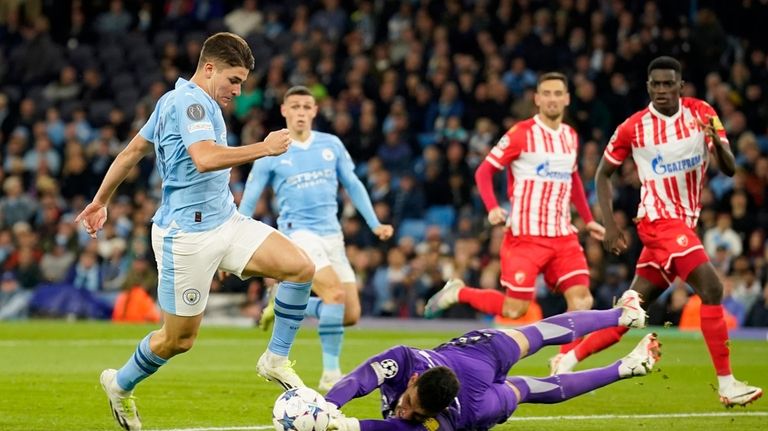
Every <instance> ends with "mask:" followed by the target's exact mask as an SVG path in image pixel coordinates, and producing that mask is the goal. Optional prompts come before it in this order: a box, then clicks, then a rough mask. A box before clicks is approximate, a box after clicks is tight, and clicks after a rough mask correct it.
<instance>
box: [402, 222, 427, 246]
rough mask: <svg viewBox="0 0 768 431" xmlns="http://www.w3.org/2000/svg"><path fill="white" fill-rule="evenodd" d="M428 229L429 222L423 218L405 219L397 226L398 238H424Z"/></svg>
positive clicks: (419, 240) (417, 240) (420, 239)
mask: <svg viewBox="0 0 768 431" xmlns="http://www.w3.org/2000/svg"><path fill="white" fill-rule="evenodd" d="M426 231H427V222H425V221H424V220H422V219H405V220H403V221H402V222H401V223H400V226H398V227H397V229H396V232H397V239H398V240H399V239H401V238H407V237H410V238H413V240H414V241H416V242H421V241H422V240H424V235H425V234H426Z"/></svg>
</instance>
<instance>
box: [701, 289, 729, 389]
mask: <svg viewBox="0 0 768 431" xmlns="http://www.w3.org/2000/svg"><path fill="white" fill-rule="evenodd" d="M701 333H702V334H703V335H704V341H706V343H707V348H708V349H709V356H711V357H712V364H714V365H715V371H717V375H718V376H727V375H729V374H731V356H730V349H729V348H728V328H727V327H726V325H725V319H724V318H723V306H722V305H706V304H701Z"/></svg>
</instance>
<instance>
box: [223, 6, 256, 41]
mask: <svg viewBox="0 0 768 431" xmlns="http://www.w3.org/2000/svg"><path fill="white" fill-rule="evenodd" d="M263 22H264V15H262V13H261V11H260V10H259V8H258V3H257V2H256V0H244V1H243V4H242V6H240V7H239V8H237V9H235V10H233V11H232V12H230V13H228V14H226V15H225V16H224V23H225V24H226V25H227V28H228V29H229V31H231V32H232V33H235V34H237V35H240V36H242V37H246V36H248V35H249V34H251V33H261V32H262V31H263Z"/></svg>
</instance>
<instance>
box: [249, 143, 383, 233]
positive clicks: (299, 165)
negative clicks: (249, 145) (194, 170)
mask: <svg viewBox="0 0 768 431" xmlns="http://www.w3.org/2000/svg"><path fill="white" fill-rule="evenodd" d="M339 183H341V185H343V186H344V188H345V189H346V190H347V193H349V195H350V198H351V199H352V202H353V203H354V205H355V207H356V208H357V210H358V211H359V212H360V214H361V215H362V216H363V218H364V219H365V221H366V223H367V224H368V226H370V227H371V229H374V228H376V227H377V226H379V224H380V223H379V221H378V219H377V218H376V214H375V213H374V212H373V206H372V205H371V201H370V198H369V196H368V192H367V191H366V190H365V186H364V185H363V184H362V183H361V182H360V179H359V178H357V175H355V164H354V163H353V162H352V158H351V157H350V156H349V153H348V152H347V150H346V148H344V144H342V143H341V140H339V138H338V137H336V136H334V135H331V134H328V133H322V132H316V131H312V134H311V135H310V138H309V139H308V140H307V142H304V143H301V142H296V141H294V142H292V143H291V146H290V147H288V151H286V152H285V153H283V154H281V155H279V156H276V157H264V158H261V159H259V160H256V161H255V162H253V168H252V169H251V173H250V175H249V176H248V181H247V182H246V184H245V191H244V192H243V199H242V202H241V203H240V208H239V211H240V212H241V213H242V214H245V215H247V216H249V217H250V216H252V215H253V210H254V209H255V207H256V203H257V202H258V200H259V196H261V192H262V191H263V190H264V187H266V186H267V185H271V186H272V189H273V190H274V191H275V194H276V195H277V205H278V212H279V217H278V219H277V226H278V229H279V230H280V231H282V232H285V233H288V234H290V233H291V232H294V231H297V230H309V231H310V232H314V233H316V234H318V235H333V234H337V233H339V232H341V226H340V225H339V220H338V214H337V213H338V200H337V196H338V192H339Z"/></svg>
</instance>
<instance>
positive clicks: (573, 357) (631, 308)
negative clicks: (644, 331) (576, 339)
mask: <svg viewBox="0 0 768 431" xmlns="http://www.w3.org/2000/svg"><path fill="white" fill-rule="evenodd" d="M640 302H641V299H640V295H639V294H638V293H637V292H636V291H634V290H628V291H626V292H624V294H623V295H622V296H621V298H620V299H619V301H618V302H617V304H616V306H617V307H622V308H623V309H626V310H627V311H626V313H625V314H624V315H623V317H622V321H621V322H620V326H614V327H612V328H605V329H602V330H600V331H597V332H594V333H591V334H589V335H587V336H586V337H585V338H584V340H582V341H581V343H579V344H577V345H576V346H575V347H574V348H573V349H572V350H570V351H568V352H566V353H564V354H558V355H556V356H555V357H554V358H552V360H551V361H550V363H549V366H550V375H555V374H563V373H570V372H571V371H572V370H573V368H574V367H576V364H578V363H579V362H580V361H582V360H584V359H585V358H587V357H588V356H590V355H592V354H594V353H597V352H599V351H601V350H603V349H605V348H607V347H609V346H612V345H614V344H616V343H618V342H619V340H621V337H622V336H623V335H624V334H625V333H626V332H627V331H628V330H629V328H633V327H643V326H645V317H646V316H645V312H644V311H642V309H641V308H640Z"/></svg>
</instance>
